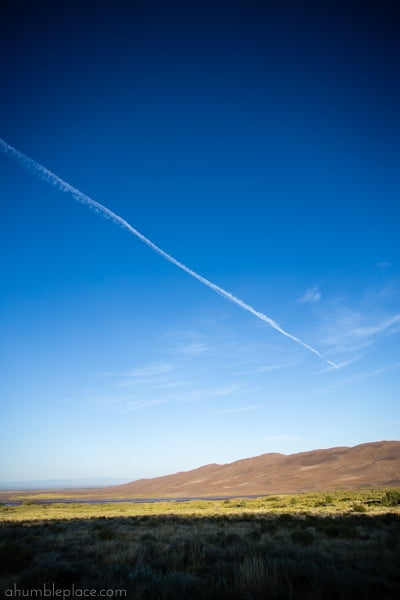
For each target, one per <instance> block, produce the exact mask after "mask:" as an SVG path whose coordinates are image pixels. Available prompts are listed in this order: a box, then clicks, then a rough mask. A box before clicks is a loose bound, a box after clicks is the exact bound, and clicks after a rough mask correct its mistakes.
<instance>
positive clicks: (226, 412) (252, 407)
mask: <svg viewBox="0 0 400 600" xmlns="http://www.w3.org/2000/svg"><path fill="white" fill-rule="evenodd" d="M258 408H259V405H258V404H252V405H250V406H237V407H232V408H224V409H221V410H216V411H215V412H214V413H213V414H214V415H236V414H241V413H246V412H250V411H253V410H257V409H258Z"/></svg>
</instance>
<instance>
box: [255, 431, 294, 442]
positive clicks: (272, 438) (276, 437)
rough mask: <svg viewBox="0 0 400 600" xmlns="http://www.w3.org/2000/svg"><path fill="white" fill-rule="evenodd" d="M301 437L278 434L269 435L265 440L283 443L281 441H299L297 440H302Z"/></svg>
mask: <svg viewBox="0 0 400 600" xmlns="http://www.w3.org/2000/svg"><path fill="white" fill-rule="evenodd" d="M301 439H302V438H301V436H300V435H292V434H290V433H282V434H276V435H267V436H266V437H264V440H265V441H267V442H281V441H293V442H294V441H297V440H301Z"/></svg>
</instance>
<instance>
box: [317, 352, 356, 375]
mask: <svg viewBox="0 0 400 600" xmlns="http://www.w3.org/2000/svg"><path fill="white" fill-rule="evenodd" d="M361 358H362V357H361V356H360V355H359V356H353V358H349V359H348V360H343V361H342V362H337V363H336V365H337V367H336V368H337V369H344V368H345V367H348V366H350V365H352V364H354V363H355V362H357V361H359V360H361ZM335 370H336V369H335V368H334V367H327V368H326V369H322V370H321V371H317V375H321V374H322V373H329V372H331V371H335Z"/></svg>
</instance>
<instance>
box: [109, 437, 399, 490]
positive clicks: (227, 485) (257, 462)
mask: <svg viewBox="0 0 400 600" xmlns="http://www.w3.org/2000/svg"><path fill="white" fill-rule="evenodd" d="M377 486H388V487H399V486H400V442H399V441H391V442H386V441H383V442H371V443H368V444H361V445H359V446H354V447H352V448H349V447H339V448H329V449H326V450H312V451H310V452H300V453H298V454H290V455H285V454H277V453H271V454H262V455H261V456H256V457H254V458H245V459H242V460H238V461H235V462H233V463H229V464H226V465H217V464H211V465H206V466H204V467H200V468H198V469H193V470H191V471H185V472H181V473H175V474H174V475H166V476H164V477H155V478H153V479H140V480H138V481H133V482H131V483H126V484H123V485H118V486H113V487H109V488H104V489H103V490H102V493H103V494H107V495H113V496H114V495H115V496H116V495H118V496H124V497H126V498H128V497H134V496H142V497H154V496H157V497H162V498H164V497H182V498H184V497H201V496H235V495H253V494H254V495H256V494H260V495H264V494H265V495H267V494H284V493H297V492H306V491H313V490H315V491H316V490H329V489H344V488H348V489H350V488H352V489H357V488H362V487H377Z"/></svg>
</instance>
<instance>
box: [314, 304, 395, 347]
mask: <svg viewBox="0 0 400 600" xmlns="http://www.w3.org/2000/svg"><path fill="white" fill-rule="evenodd" d="M363 320H364V321H365V318H364V319H363V317H362V315H361V314H360V313H358V312H354V311H350V310H345V309H343V310H341V311H340V313H339V314H338V315H337V316H336V317H335V316H332V317H331V319H330V330H331V331H332V333H331V334H329V335H328V336H326V337H325V340H324V342H323V343H324V346H325V347H327V348H329V349H330V351H331V352H357V351H360V350H362V349H364V348H366V347H368V346H371V345H373V344H375V343H376V342H377V340H378V339H379V336H380V335H381V334H384V335H394V334H396V333H398V332H399V331H400V315H398V314H395V315H392V316H388V317H386V318H385V319H384V320H382V321H380V322H379V323H377V324H375V325H363V324H362V321H363Z"/></svg>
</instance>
